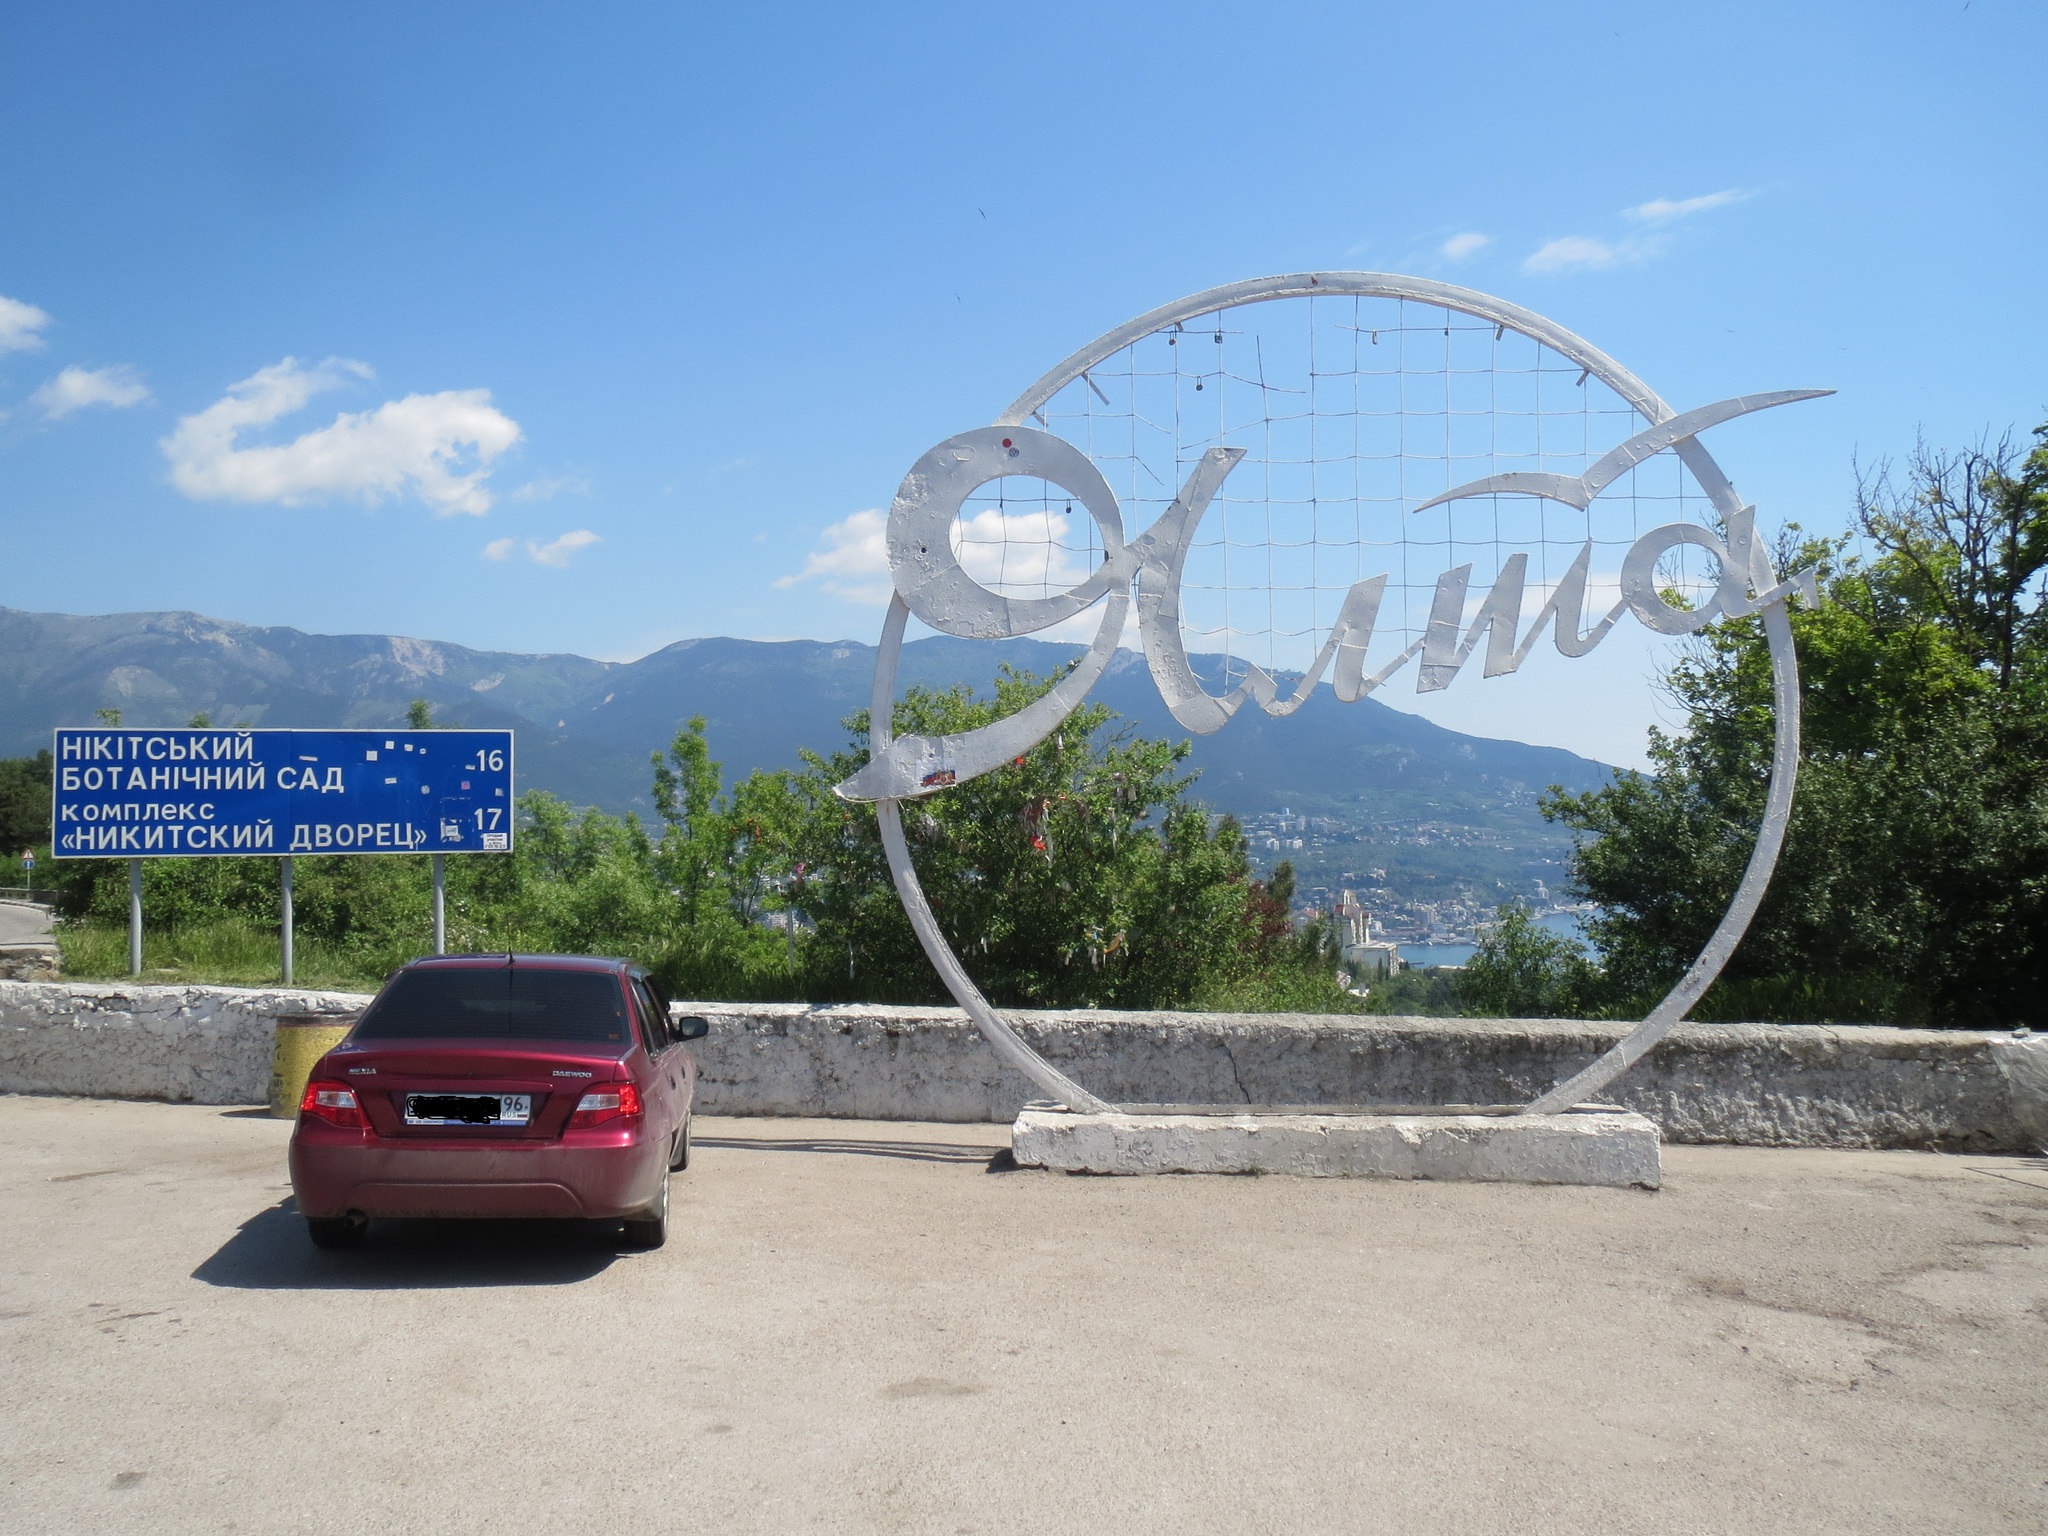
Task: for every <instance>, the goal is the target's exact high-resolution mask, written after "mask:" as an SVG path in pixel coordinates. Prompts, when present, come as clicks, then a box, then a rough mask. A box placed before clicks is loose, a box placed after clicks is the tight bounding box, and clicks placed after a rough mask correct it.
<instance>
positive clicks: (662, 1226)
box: [626, 1171, 668, 1248]
mask: <svg viewBox="0 0 2048 1536" xmlns="http://www.w3.org/2000/svg"><path fill="white" fill-rule="evenodd" d="M667 1241H668V1174H667V1173H666V1172H665V1171H664V1172H663V1174H662V1176H661V1193H660V1194H658V1195H656V1196H655V1197H654V1203H653V1204H651V1205H649V1206H648V1207H647V1208H646V1209H645V1210H644V1211H641V1212H640V1213H639V1214H638V1215H636V1216H628V1217H627V1218H626V1246H627V1247H628V1248H659V1247H660V1246H661V1245H662V1244H663V1243H665V1242H667Z"/></svg>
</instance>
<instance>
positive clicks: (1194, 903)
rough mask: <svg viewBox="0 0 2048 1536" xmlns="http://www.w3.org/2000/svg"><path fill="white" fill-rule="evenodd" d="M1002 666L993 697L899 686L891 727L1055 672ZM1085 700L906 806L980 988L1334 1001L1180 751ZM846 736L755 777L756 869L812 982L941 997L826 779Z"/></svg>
mask: <svg viewBox="0 0 2048 1536" xmlns="http://www.w3.org/2000/svg"><path fill="white" fill-rule="evenodd" d="M1051 682H1052V680H1051V679H1040V678H1035V677H1031V676H1029V675H1026V674H1023V673H1019V672H1014V671H1011V670H1008V669H1005V670H1004V672H1003V673H1002V675H1001V676H1000V677H998V679H997V681H996V687H995V694H994V697H993V698H986V699H985V698H979V697H976V696H975V695H974V694H973V693H972V692H971V691H969V690H968V689H966V688H954V689H951V690H947V691H944V692H940V691H936V690H930V689H922V688H913V689H911V690H910V691H909V693H908V694H907V696H906V697H905V698H904V699H903V700H902V701H901V702H900V703H899V704H898V705H897V707H896V718H895V727H896V730H897V731H898V733H910V732H916V733H919V734H923V735H934V736H935V735H941V734H949V733H957V732H961V731H966V730H972V729H974V728H976V727H978V726H982V725H986V724H988V723H990V722H991V721H993V720H996V719H998V718H1001V717H1003V716H1007V715H1010V714H1013V713H1015V712H1016V711H1017V710H1019V709H1021V708H1023V707H1024V706H1025V705H1026V704H1028V703H1029V702H1030V701H1031V700H1032V699H1034V698H1036V697H1038V696H1039V695H1040V694H1041V693H1043V692H1044V691H1045V690H1046V689H1047V688H1048V687H1050V686H1051ZM1114 720H1115V716H1114V715H1113V713H1112V712H1111V711H1110V710H1109V709H1107V708H1105V707H1103V706H1101V705H1084V706H1082V708H1080V709H1079V710H1077V711H1075V713H1074V714H1073V715H1072V716H1070V717H1069V718H1068V719H1067V721H1066V722H1065V723H1064V725H1063V726H1062V727H1061V728H1060V729H1059V730H1058V731H1056V732H1055V733H1054V734H1053V735H1052V736H1051V737H1049V738H1048V739H1047V740H1045V741H1043V742H1040V743H1039V744H1038V745H1037V746H1035V747H1032V748H1031V749H1030V750H1029V751H1027V752H1025V753H1024V754H1022V755H1021V756H1019V757H1018V758H1017V759H1016V761H1015V762H1013V763H1011V764H1009V765H1008V766H1006V767H1003V768H1000V769H997V770H996V771H994V772H991V773H988V774H984V775H982V776H981V777H979V778H976V779H972V780H970V781H968V782H967V783H964V784H960V785H957V786H954V787H952V788H949V789H946V790H943V791H941V792H939V793H937V794H933V795H930V796H926V797H924V798H922V799H919V800H915V801H910V802H906V803H905V804H904V805H903V806H902V808H901V814H902V817H903V823H904V833H905V838H906V841H907V843H908V845H909V848H910V850H911V856H912V862H913V863H914V865H915V867H916V869H917V872H918V879H919V882H920V884H921V885H922V886H923V888H924V891H925V893H926V895H927V897H928V898H929V900H930V902H931V906H932V909H933V911H934V913H935V914H936V916H937V918H938V921H939V923H940V925H941V927H942V928H943V929H944V931H945V933H946V935H947V938H948V940H949V941H950V943H951V946H952V949H953V951H954V953H955V954H957V955H958V956H959V957H960V959H961V962H962V963H963V964H964V965H965V966H966V967H967V969H968V972H969V974H970V975H972V976H973V977H974V978H975V981H976V983H977V985H979V986H980V987H981V988H982V990H983V991H984V992H985V993H986V994H987V995H988V996H989V997H990V998H991V999H992V1000H993V1001H996V1002H998V1003H1001V1004H1004V1005H1007V1006H1024V1007H1053V1006H1073V1005H1089V1004H1100V1005H1116V1006H1129V1007H1173V1006H1190V1005H1196V1006H1199V1005H1213V1006H1247V1007H1250V1006H1259V1005H1260V1002H1261V1000H1265V1005H1266V1006H1273V1005H1274V1004H1273V1002H1272V1001H1271V999H1273V998H1274V997H1277V996H1281V995H1284V996H1285V998H1286V999H1287V1001H1286V1002H1285V1003H1283V1004H1281V1005H1282V1006H1307V1005H1310V1004H1311V1003H1312V1004H1313V1005H1315V1006H1320V1007H1325V1008H1348V1007H1350V1006H1352V1002H1351V1000H1350V999H1348V998H1347V997H1346V996H1345V995H1344V994H1343V993H1342V991H1341V990H1340V989H1339V988H1338V987H1337V986H1336V983H1335V979H1334V978H1335V967H1334V964H1328V965H1326V964H1324V961H1323V957H1322V956H1321V955H1320V953H1315V954H1312V955H1311V954H1308V953H1305V950H1304V946H1303V945H1302V944H1300V943H1298V942H1297V941H1296V940H1295V938H1294V935H1293V934H1292V932H1291V928H1290V924H1289V922H1288V916H1287V912H1286V908H1285V906H1284V905H1283V904H1281V903H1279V902H1278V901H1276V900H1275V899H1274V898H1273V896H1272V894H1271V893H1270V892H1269V891H1268V890H1267V889H1266V888H1265V887H1263V886H1261V885H1259V883H1258V882H1256V881H1254V880H1253V879H1252V877H1251V871H1250V865H1249V861H1248V858H1247V855H1246V850H1245V843H1244V837H1243V834H1242V832H1241V831H1240V829H1239V828H1238V825H1237V823H1236V822H1235V821H1234V820H1232V819H1231V818H1229V817H1220V818H1212V817H1211V815H1210V814H1209V813H1208V811H1207V810H1206V809H1204V808H1202V807H1201V806H1199V805H1197V804H1195V803H1193V802H1192V801H1190V800H1189V799H1188V798H1187V794H1188V790H1189V789H1190V787H1191V786H1192V784H1193V776H1192V775H1190V774H1187V773H1184V772H1183V771H1182V768H1181V765H1182V764H1183V763H1184V762H1185V760H1186V757H1187V753H1188V747H1187V744H1186V743H1184V742H1183V743H1179V744H1172V743H1167V742H1161V741H1150V740H1146V739H1143V738H1141V737H1138V736H1136V735H1134V734H1133V733H1131V732H1130V731H1129V730H1127V729H1121V728H1118V727H1116V726H1115V725H1114V723H1113V722H1114ZM847 724H848V729H849V732H850V736H851V740H850V741H849V744H848V746H847V747H846V748H845V749H844V750H842V751H840V752H838V753H835V754H833V755H832V756H831V757H829V758H827V757H822V756H818V755H816V754H808V755H807V758H806V768H805V769H804V770H803V771H802V772H800V773H795V774H781V775H757V776H756V779H755V781H754V782H753V784H752V785H751V786H750V791H751V792H750V795H749V796H748V802H747V803H748V804H749V806H750V807H757V808H758V809H757V810H756V811H755V815H756V819H757V821H758V823H759V826H760V828H761V834H760V835H758V836H757V835H756V833H755V832H754V831H753V830H752V829H749V832H748V836H749V838H750V839H753V840H754V841H756V842H758V843H759V844H760V845H761V846H762V847H764V848H766V849H771V850H772V853H770V854H769V856H768V863H767V866H766V868H765V870H764V872H765V873H767V874H769V875H770V876H772V877H773V878H774V879H775V880H777V881H778V882H779V883H780V884H781V886H782V888H783V891H784V893H785V899H787V900H789V901H791V902H793V903H795V904H796V905H798V906H800V907H801V909H802V912H803V914H804V916H805V917H806V919H807V920H808V921H809V922H810V923H811V924H812V925H814V931H813V932H812V933H811V934H810V935H809V937H808V938H807V940H806V946H807V953H808V954H809V955H810V957H811V968H810V972H809V978H808V981H809V985H810V987H811V989H812V992H813V995H840V996H869V997H875V998H883V999H893V1000H902V1001H942V1000H944V997H945V994H944V991H943V989H942V987H941V985H940V983H939V981H938V978H937V976H936V975H935V974H934V972H933V971H932V968H931V966H930V963H929V961H928V960H926V958H925V956H924V954H923V952H922V950H921V949H920V947H919V946H918V943H917V940H916V937H915V935H914V933H913V931H912V929H911V927H910V924H909V922H908V920H907V919H906V918H905V916H904V914H903V910H902V906H901V903H900V902H899V900H898V898H897V894H896V890H895V886H894V884H893V882H892V880H891V879H890V876H889V872H888V867H887V861H886V859H885V857H884V855H883V850H882V845H881V839H880V830H879V826H878V823H877V821H876V816H875V812H874V810H873V808H872V807H869V806H865V805H852V804H848V803H847V802H844V801H841V800H840V799H838V797H837V796H835V795H834V794H833V793H832V786H833V785H834V784H836V783H838V782H840V781H841V780H843V779H845V778H847V777H848V776H849V775H851V774H852V773H853V772H854V771H855V770H857V769H858V768H859V767H860V766H861V765H862V764H863V763H864V762H865V761H866V755H867V754H866V744H867V729H868V721H867V718H866V716H865V715H864V714H863V715H856V716H854V717H853V718H852V719H850V720H849V721H848V722H847Z"/></svg>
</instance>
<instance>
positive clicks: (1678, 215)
mask: <svg viewBox="0 0 2048 1536" xmlns="http://www.w3.org/2000/svg"><path fill="white" fill-rule="evenodd" d="M1748 196H1749V194H1748V193H1747V192H1745V191H1743V190H1742V189H1741V188H1740V187H1729V188H1727V189H1726V190H1724V191H1720V192H1709V193H1707V194H1706V195H1705V196H1704V197H1685V198H1679V199H1676V200H1673V199H1671V198H1668V197H1653V198H1651V199H1650V200H1649V201H1648V202H1647V203H1638V204H1637V205H1636V206H1635V207H1633V208H1624V209H1623V210H1622V212H1623V213H1625V214H1627V215H1628V216H1629V217H1630V218H1632V219H1641V220H1642V221H1643V222H1644V223H1645V224H1669V223H1671V222H1673V221H1674V220H1677V219H1686V218H1691V217H1692V215H1694V214H1696V213H1705V212H1706V211H1707V210H1708V209H1709V208H1725V207H1727V206H1728V204H1730V203H1739V202H1741V201H1742V200H1743V199H1744V198H1746V197H1748Z"/></svg>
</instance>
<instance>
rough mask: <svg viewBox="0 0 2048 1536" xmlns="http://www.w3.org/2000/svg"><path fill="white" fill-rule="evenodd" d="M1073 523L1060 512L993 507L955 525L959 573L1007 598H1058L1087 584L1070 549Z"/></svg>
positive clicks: (955, 545) (1082, 570)
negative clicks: (1068, 539) (1068, 542)
mask: <svg viewBox="0 0 2048 1536" xmlns="http://www.w3.org/2000/svg"><path fill="white" fill-rule="evenodd" d="M1070 522H1071V519H1070V518H1068V517H1067V516H1065V515H1064V514H1062V513H1058V512H1012V513H1004V512H998V511H997V510H996V509H995V508H994V507H988V508H986V509H984V510H983V511H980V512H977V513H975V514H974V516H973V517H971V518H969V519H968V520H967V521H966V522H965V523H964V524H963V523H961V522H959V521H958V520H957V519H956V520H955V521H954V523H953V553H954V555H955V557H957V558H958V560H959V561H960V568H961V569H962V570H964V571H965V572H967V574H968V575H970V576H972V577H973V578H974V579H975V580H976V581H978V582H980V583H981V584H982V585H983V586H984V587H988V588H989V589H991V590H992V591H997V592H1001V593H1002V594H1003V595H1004V596H1005V597H1054V596H1057V595H1058V594H1059V593H1061V592H1064V591H1066V590H1067V589H1068V588H1069V587H1078V586H1079V585H1080V584H1081V583H1082V582H1083V581H1085V580H1087V578H1088V572H1087V569H1086V568H1085V567H1083V566H1081V565H1078V564H1076V563H1075V560H1074V556H1075V555H1076V553H1078V551H1075V550H1070V549H1068V548H1066V547H1065V546H1064V545H1063V544H1062V543H1061V541H1062V540H1063V539H1065V538H1066V536H1067V528H1068V525H1069V523H1070Z"/></svg>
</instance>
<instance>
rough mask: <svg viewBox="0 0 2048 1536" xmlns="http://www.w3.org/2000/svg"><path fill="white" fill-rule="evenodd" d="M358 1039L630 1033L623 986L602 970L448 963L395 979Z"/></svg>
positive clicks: (622, 1037)
mask: <svg viewBox="0 0 2048 1536" xmlns="http://www.w3.org/2000/svg"><path fill="white" fill-rule="evenodd" d="M355 1038H356V1039H358V1040H420V1039H444V1040H445V1039H457V1040H602V1041H613V1042H616V1043H617V1044H618V1045H619V1047H620V1048H621V1049H622V1050H623V1049H624V1048H625V1046H626V1045H627V1044H628V1043H629V1041H630V1039H631V1035H630V1034H629V1032H628V1025H627V1023H626V1005H625V1000H624V995H623V994H622V992H621V991H620V988H619V981H618V978H617V977H616V976H612V975H610V974H608V973H606V972H603V971H562V970H548V969H545V968H543V967H539V966H535V967H532V968H528V967H525V966H519V965H493V966H449V967H446V968H441V967H435V968H434V969H432V970H421V971H404V972H401V973H400V974H399V975H397V976H395V977H393V978H392V980H391V983H390V985H388V986H386V987H385V989H384V992H383V995H382V996H380V997H379V998H378V999H377V1001H376V1003H375V1004H373V1005H372V1006H371V1008H370V1010H369V1011H368V1012H367V1013H365V1014H364V1015H363V1020H362V1022H361V1023H360V1024H358V1025H357V1026H356V1030H355Z"/></svg>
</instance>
